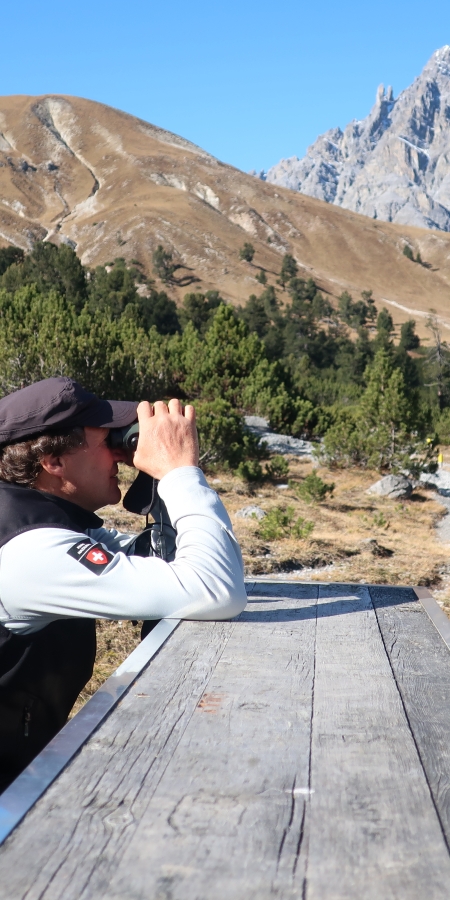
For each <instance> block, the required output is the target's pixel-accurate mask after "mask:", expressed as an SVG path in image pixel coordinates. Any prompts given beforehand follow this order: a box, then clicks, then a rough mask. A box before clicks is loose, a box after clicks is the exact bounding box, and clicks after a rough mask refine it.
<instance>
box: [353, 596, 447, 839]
mask: <svg viewBox="0 0 450 900" xmlns="http://www.w3.org/2000/svg"><path fill="white" fill-rule="evenodd" d="M370 593H371V596H372V600H373V602H374V606H375V609H376V614H377V618H378V623H379V627H380V630H381V633H382V636H383V640H384V643H385V646H386V650H387V653H388V655H389V659H390V662H391V666H392V670H393V672H394V676H395V679H396V682H397V685H398V688H399V691H400V694H401V697H402V700H403V704H404V707H405V710H406V715H407V717H408V721H409V724H410V727H411V729H412V732H413V735H414V739H415V742H416V745H417V748H418V751H419V754H420V757H421V760H422V765H423V767H424V769H425V772H426V775H427V778H428V782H429V785H430V789H431V792H432V794H433V798H434V801H435V804H436V808H437V810H438V814H439V817H440V820H441V824H442V827H443V830H444V833H445V835H446V838H447V842H448V844H450V652H449V650H448V648H447V646H446V645H445V643H444V641H443V640H442V638H441V637H440V635H439V633H438V632H437V631H436V628H435V627H434V625H433V623H432V622H431V620H430V619H429V617H428V615H427V613H426V612H425V610H424V609H423V607H422V606H421V604H420V603H419V601H418V600H417V599H416V597H415V594H414V592H413V591H412V590H408V589H403V590H402V591H401V592H400V590H398V589H397V590H395V589H392V588H389V587H374V588H373V587H371V588H370Z"/></svg>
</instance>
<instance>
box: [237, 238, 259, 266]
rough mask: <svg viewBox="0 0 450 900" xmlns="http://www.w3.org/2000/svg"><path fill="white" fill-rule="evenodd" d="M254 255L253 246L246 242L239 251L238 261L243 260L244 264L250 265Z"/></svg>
mask: <svg viewBox="0 0 450 900" xmlns="http://www.w3.org/2000/svg"><path fill="white" fill-rule="evenodd" d="M254 255H255V248H254V246H253V244H250V243H249V242H248V241H246V242H245V244H244V246H243V247H241V249H240V250H239V259H242V260H244V262H248V263H251V262H252V259H253V257H254Z"/></svg>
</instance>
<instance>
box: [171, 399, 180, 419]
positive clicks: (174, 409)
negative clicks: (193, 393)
mask: <svg viewBox="0 0 450 900" xmlns="http://www.w3.org/2000/svg"><path fill="white" fill-rule="evenodd" d="M169 412H170V413H174V414H175V415H179V416H182V415H183V407H182V405H181V403H180V401H179V400H176V399H175V398H173V399H172V400H169Z"/></svg>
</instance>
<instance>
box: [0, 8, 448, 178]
mask: <svg viewBox="0 0 450 900" xmlns="http://www.w3.org/2000/svg"><path fill="white" fill-rule="evenodd" d="M428 11H429V14H428ZM1 34H2V50H1V54H0V93H1V94H2V95H4V94H42V93H47V92H52V93H65V94H74V95H78V96H83V97H88V98H90V99H92V100H99V101H101V102H104V103H108V104H110V105H111V106H115V107H118V108H119V109H123V110H125V111H126V112H130V113H133V114H134V115H137V116H140V117H141V118H143V119H146V120H147V121H150V122H153V123H154V124H156V125H160V126H162V127H164V128H168V129H169V130H171V131H174V132H176V133H177V134H181V135H183V137H186V138H189V139H190V140H192V141H194V142H195V143H197V144H199V145H200V146H202V147H204V148H205V149H206V150H208V151H209V152H210V153H213V154H214V155H215V156H217V157H219V158H220V159H222V160H224V161H225V162H228V163H231V164H232V165H235V166H237V167H238V168H241V169H243V170H244V171H248V170H249V169H252V168H256V169H260V168H265V169H267V168H268V167H269V166H270V165H272V164H273V163H275V162H278V160H279V159H280V158H281V157H286V156H292V155H297V156H302V155H303V153H304V152H305V149H306V147H307V146H308V144H310V143H311V142H312V141H314V140H315V138H316V137H317V135H318V134H320V133H321V132H323V131H325V130H326V129H327V128H330V127H333V126H336V125H340V126H341V127H343V126H345V125H346V124H347V122H348V121H350V120H351V119H353V118H362V117H364V116H365V115H367V113H368V112H369V110H370V108H371V106H372V104H373V102H374V99H375V92H376V88H377V86H378V84H380V82H383V83H384V84H386V85H387V84H392V85H393V87H394V92H395V95H396V96H397V95H398V93H399V92H400V91H401V90H402V89H403V88H405V87H407V85H408V84H410V83H411V81H412V80H413V79H414V78H415V76H416V75H418V74H419V72H420V71H421V69H422V68H423V66H424V64H425V63H426V61H427V60H428V59H429V57H430V56H431V54H432V52H433V51H434V50H436V49H437V48H438V47H442V46H443V45H444V44H447V43H448V44H450V3H449V0H433V3H432V4H430V6H429V7H428V6H427V5H424V3H423V0H421V2H419V0H408V2H404V0H390V2H387V0H377V3H376V4H375V3H372V4H371V5H370V6H368V5H367V4H363V3H362V2H361V0H359V2H356V0H341V2H339V3H336V2H331V0H322V3H318V2H316V3H313V2H311V0H310V2H308V3H306V2H303V0H297V2H294V0H285V2H284V3H283V4H281V3H280V4H276V3H268V2H265V0H260V2H258V3H257V2H255V0H241V2H237V0H225V2H222V3H217V2H216V3H211V2H206V0H190V2H186V0H185V2H182V0H171V2H170V3H167V2H166V3H165V4H164V3H162V2H158V3H156V2H154V0H147V2H143V0H126V2H124V0H122V2H121V3H119V2H117V0H108V2H104V0H92V2H87V0H78V2H77V3H76V4H67V3H65V4H62V3H61V4H58V3H54V4H42V3H41V4H37V3H36V2H33V3H32V2H30V0H21V3H20V4H19V6H17V5H15V4H12V3H9V4H4V5H3V8H2V17H1Z"/></svg>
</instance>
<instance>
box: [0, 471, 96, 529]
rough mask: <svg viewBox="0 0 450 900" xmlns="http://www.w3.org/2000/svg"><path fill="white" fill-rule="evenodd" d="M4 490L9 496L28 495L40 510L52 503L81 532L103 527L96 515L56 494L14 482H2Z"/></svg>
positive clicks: (0, 487) (0, 483)
mask: <svg viewBox="0 0 450 900" xmlns="http://www.w3.org/2000/svg"><path fill="white" fill-rule="evenodd" d="M2 488H3V489H5V490H6V491H7V493H8V494H9V495H11V494H13V495H16V496H17V495H19V496H20V495H21V496H22V498H23V497H24V495H25V494H26V495H28V496H29V498H30V500H33V501H34V503H36V502H37V503H38V508H41V509H42V507H46V505H47V503H51V504H52V505H53V506H56V507H57V508H58V509H60V510H62V512H63V513H65V514H66V516H68V517H69V519H70V520H71V522H72V523H73V525H74V526H75V528H77V529H79V530H80V531H86V530H87V529H88V528H101V526H102V525H103V519H101V518H100V516H97V515H96V514H95V513H93V512H89V510H87V509H83V507H82V506H78V504H77V503H72V502H71V501H70V500H65V499H63V498H62V497H55V495H54V494H48V493H47V492H46V491H38V490H36V489H35V488H29V487H25V485H23V484H15V483H14V482H10V481H1V480H0V490H1V489H2ZM18 499H19V497H18ZM47 509H48V507H47Z"/></svg>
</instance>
